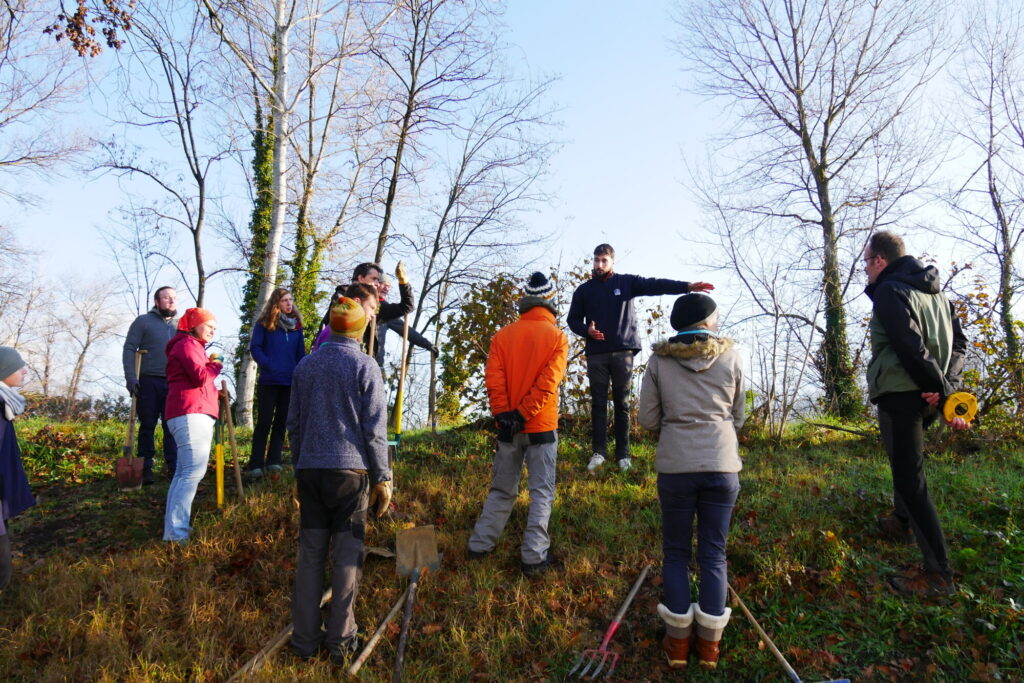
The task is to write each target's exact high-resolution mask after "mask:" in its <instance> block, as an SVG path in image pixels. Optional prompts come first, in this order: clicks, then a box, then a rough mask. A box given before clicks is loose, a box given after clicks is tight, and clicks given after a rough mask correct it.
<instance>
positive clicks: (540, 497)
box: [469, 433, 558, 564]
mask: <svg viewBox="0 0 1024 683" xmlns="http://www.w3.org/2000/svg"><path fill="white" fill-rule="evenodd" d="M557 459H558V437H557V435H556V436H555V440H554V441H553V442H552V443H538V444H533V443H530V435H529V434H523V433H519V434H516V435H515V436H514V437H513V438H512V442H511V443H507V442H504V441H499V442H498V449H497V452H496V453H495V454H494V478H493V480H492V481H491V490H490V493H488V494H487V500H486V501H485V502H484V509H483V511H482V512H481V513H480V518H479V519H478V520H477V522H476V526H475V527H473V533H472V535H471V536H470V537H469V549H470V550H472V551H474V552H490V551H491V550H494V546H495V545H497V543H498V538H499V537H500V536H501V532H502V531H503V530H504V529H505V525H506V524H507V523H508V518H509V516H510V515H511V514H512V508H513V506H514V505H515V502H516V497H517V496H518V495H519V479H520V477H521V476H522V472H523V463H524V462H525V463H526V471H527V480H526V483H527V487H528V488H529V491H530V510H529V513H528V515H527V518H526V530H525V531H524V532H523V544H522V546H520V551H519V552H520V557H521V559H522V561H523V563H525V564H538V563H540V562H543V561H544V560H546V559H547V555H548V548H549V547H550V546H551V538H550V536H548V520H549V519H550V518H551V507H552V506H553V505H554V502H555V464H556V462H557Z"/></svg>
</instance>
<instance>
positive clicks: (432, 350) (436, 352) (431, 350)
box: [430, 346, 441, 358]
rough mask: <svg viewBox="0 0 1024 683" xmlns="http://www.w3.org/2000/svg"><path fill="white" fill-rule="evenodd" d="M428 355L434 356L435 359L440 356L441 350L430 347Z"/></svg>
mask: <svg viewBox="0 0 1024 683" xmlns="http://www.w3.org/2000/svg"><path fill="white" fill-rule="evenodd" d="M430 353H432V354H433V355H434V358H437V357H438V356H440V355H441V349H439V348H437V347H436V346H431V347H430Z"/></svg>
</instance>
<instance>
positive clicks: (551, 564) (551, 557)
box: [519, 548, 562, 579]
mask: <svg viewBox="0 0 1024 683" xmlns="http://www.w3.org/2000/svg"><path fill="white" fill-rule="evenodd" d="M519 566H520V569H522V571H523V576H526V577H527V578H531V579H532V578H534V577H537V576H540V575H541V574H543V573H544V572H547V571H550V570H552V569H556V568H558V567H561V566H562V561H561V560H559V559H558V557H557V556H556V555H555V553H554V552H553V551H552V550H551V548H548V554H547V556H546V557H545V558H544V559H543V560H542V561H541V562H538V563H537V564H526V563H525V562H520V563H519Z"/></svg>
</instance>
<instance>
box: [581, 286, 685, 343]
mask: <svg viewBox="0 0 1024 683" xmlns="http://www.w3.org/2000/svg"><path fill="white" fill-rule="evenodd" d="M688 291H690V283H689V282H683V281H681V280H666V279H662V278H653V277H640V276H639V275H626V274H619V273H612V274H611V276H610V277H608V278H605V279H603V280H598V279H595V278H591V279H589V280H587V281H586V282H584V283H583V284H582V285H580V286H579V287H577V288H576V291H575V292H573V294H572V303H571V304H570V305H569V315H568V316H567V320H568V323H569V329H571V330H572V331H573V332H575V333H576V334H578V335H579V336H581V337H583V338H585V339H586V340H587V345H586V350H585V353H586V354H587V355H588V356H590V355H592V354H597V353H611V352H612V351H626V350H629V351H632V352H633V353H636V352H637V351H639V350H640V333H639V332H637V329H636V312H635V311H634V310H633V302H632V299H633V297H637V296H660V295H662V294H686V293H687V292H688ZM590 321H594V324H595V325H596V326H597V329H598V330H599V331H600V332H602V333H603V334H604V341H597V340H596V339H591V338H590V337H589V336H588V335H587V327H588V326H589V325H590Z"/></svg>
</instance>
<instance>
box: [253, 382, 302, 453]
mask: <svg viewBox="0 0 1024 683" xmlns="http://www.w3.org/2000/svg"><path fill="white" fill-rule="evenodd" d="M291 395H292V388H291V387H290V386H287V387H283V386H276V385H273V384H257V385H256V427H255V428H254V429H253V430H252V454H251V455H250V456H249V469H250V470H253V469H263V466H264V464H267V465H280V464H281V451H283V450H284V427H285V421H286V420H287V419H288V401H289V400H290V399H291ZM268 434H269V435H270V448H269V449H268V448H267V435H268ZM264 455H266V461H265V462H264Z"/></svg>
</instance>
